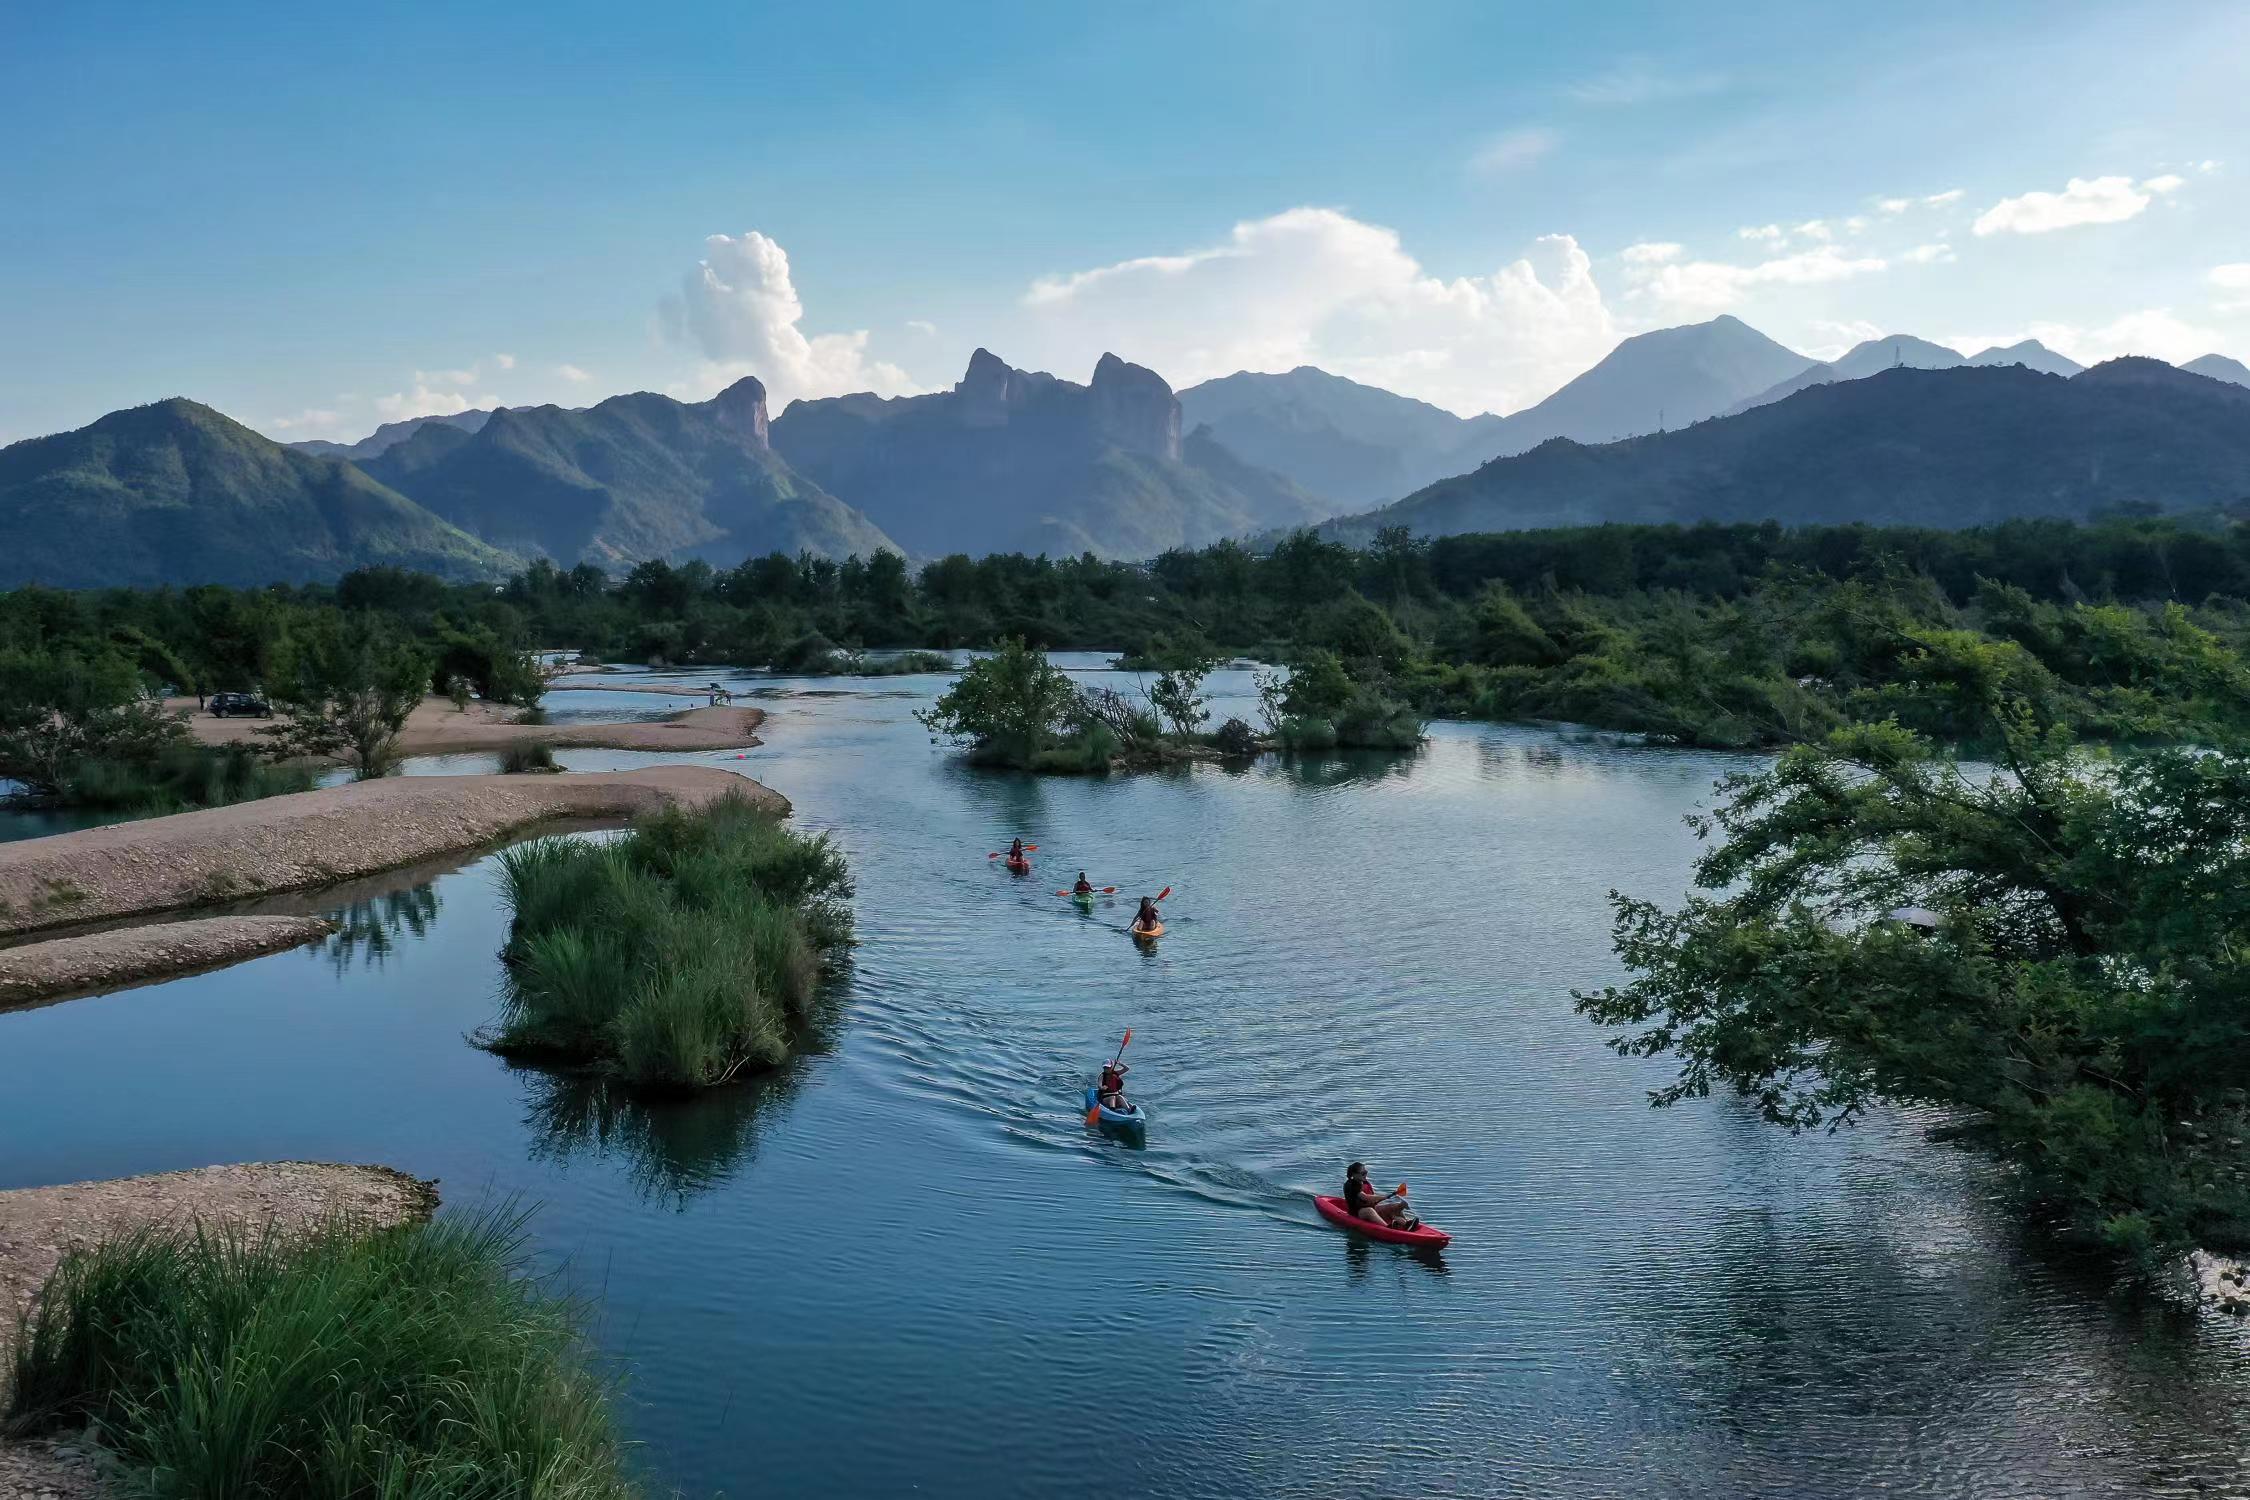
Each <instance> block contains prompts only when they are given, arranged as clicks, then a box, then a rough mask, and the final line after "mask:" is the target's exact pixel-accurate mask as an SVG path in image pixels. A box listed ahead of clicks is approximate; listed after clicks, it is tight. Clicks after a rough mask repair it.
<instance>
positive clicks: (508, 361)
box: [492, 354, 516, 370]
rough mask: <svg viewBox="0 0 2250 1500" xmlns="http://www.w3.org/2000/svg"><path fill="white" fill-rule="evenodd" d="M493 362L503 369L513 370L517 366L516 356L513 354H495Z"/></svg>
mask: <svg viewBox="0 0 2250 1500" xmlns="http://www.w3.org/2000/svg"><path fill="white" fill-rule="evenodd" d="M492 362H493V363H494V364H496V365H498V366H499V367H500V368H501V369H503V370H513V369H514V368H515V367H516V357H515V356H514V355H513V354H495V355H493V356H492Z"/></svg>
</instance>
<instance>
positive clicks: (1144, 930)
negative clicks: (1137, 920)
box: [1125, 922, 1164, 942]
mask: <svg viewBox="0 0 2250 1500" xmlns="http://www.w3.org/2000/svg"><path fill="white" fill-rule="evenodd" d="M1125 930H1126V931H1127V932H1130V933H1131V934H1132V935H1133V936H1135V937H1137V938H1140V939H1141V940H1142V941H1144V942H1146V941H1148V940H1150V939H1153V938H1160V937H1162V936H1164V924H1163V923H1162V922H1159V923H1157V924H1156V925H1155V926H1154V927H1128V928H1126V929H1125Z"/></svg>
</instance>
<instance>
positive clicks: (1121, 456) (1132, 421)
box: [773, 349, 1343, 558]
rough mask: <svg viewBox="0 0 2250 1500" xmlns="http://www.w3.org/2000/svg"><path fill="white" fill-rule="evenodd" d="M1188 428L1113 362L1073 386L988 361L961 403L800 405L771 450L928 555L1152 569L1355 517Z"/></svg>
mask: <svg viewBox="0 0 2250 1500" xmlns="http://www.w3.org/2000/svg"><path fill="white" fill-rule="evenodd" d="M1181 420H1182V417H1181V404H1180V401H1179V398H1178V397H1176V396H1174V395H1173V394H1172V388H1171V387H1170V386H1169V385H1167V384H1165V383H1164V379H1163V377H1162V376H1160V375H1158V374H1157V373H1156V372H1155V371H1154V370H1148V369H1144V368H1142V367H1141V366H1139V365H1135V364H1128V363H1126V362H1125V361H1124V360H1122V359H1119V358H1118V357H1117V356H1116V355H1114V354H1104V355H1103V356H1102V357H1101V360H1100V362H1099V363H1097V364H1096V365H1095V366H1094V374H1093V379H1092V380H1091V381H1090V382H1089V383H1088V384H1086V385H1077V384H1074V383H1073V382H1071V381H1067V380H1059V379H1057V378H1056V377H1055V376H1053V375H1048V374H1044V373H1040V372H1037V371H1029V370H1019V369H1015V368H1014V367H1012V366H1010V365H1008V364H1006V363H1005V362H1003V361H1002V360H1001V359H1000V358H999V357H998V356H997V355H995V354H992V353H991V352H990V351H988V350H984V349H979V350H977V351H976V353H975V354H974V355H973V356H972V357H971V358H970V360H969V367H968V369H967V370H966V371H965V372H964V373H963V374H962V376H961V379H960V380H959V381H958V382H957V383H956V384H955V385H954V387H953V389H951V390H950V391H939V392H936V393H934V394H931V395H926V396H898V397H892V398H889V399H885V398H882V397H878V396H872V395H865V394H862V395H854V396H836V397H831V398H828V399H825V400H815V401H797V402H793V403H791V404H790V406H789V407H788V409H787V410H785V411H784V412H782V414H781V415H780V416H779V417H777V418H776V419H775V420H774V423H773V446H774V448H775V449H776V450H777V451H778V452H779V453H780V454H781V456H782V457H783V458H785V459H787V460H788V462H789V463H790V465H791V466H792V467H794V468H795V469H797V470H798V471H799V472H801V473H803V474H806V475H808V476H810V477H811V478H812V479H813V480H815V481H817V482H818V483H819V484H821V485H822V486H823V487H825V488H827V489H829V490H831V491H833V492H834V493H836V494H839V495H844V496H848V497H849V498H850V500H851V502H852V504H854V505H856V506H858V507H859V508H860V509H861V510H863V511H865V512H866V513H867V515H868V517H869V519H870V520H872V521H873V522H875V524H877V525H879V526H881V527H882V528H883V529H884V530H885V531H886V532H888V533H889V534H890V535H891V536H892V537H894V538H896V539H897V541H898V544H899V545H900V546H901V547H903V548H904V549H905V550H906V551H907V552H908V553H909V554H911V555H914V556H918V557H937V556H942V555H944V554H946V553H950V552H966V553H970V554H981V553H987V552H1027V553H1039V552H1044V553H1047V554H1049V555H1050V556H1058V557H1069V556H1075V555H1077V554H1079V553H1081V552H1091V553H1093V554H1095V555H1096V556H1098V557H1107V558H1140V557H1153V556H1154V555H1156V554H1157V553H1159V552H1162V551H1164V550H1165V549H1167V548H1171V547H1200V546H1204V545H1207V544H1209V543H1211V542H1216V541H1218V540H1220V539H1221V538H1224V537H1230V536H1243V535H1247V534H1249V533H1252V532H1256V531H1263V530H1269V529H1273V528H1277V527H1291V526H1302V525H1310V524H1312V523H1314V522H1318V521H1322V520H1325V519H1327V518H1328V517H1329V516H1331V515H1334V514H1335V513H1336V512H1337V511H1338V510H1340V509H1342V508H1343V507H1342V506H1341V504H1339V503H1337V502H1334V501H1325V502H1324V501H1323V500H1321V499H1319V498H1317V497H1315V496H1314V495H1313V494H1311V493H1309V492H1307V491H1306V490H1304V489H1302V488H1300V487H1299V486H1298V485H1297V484H1295V483H1293V482H1292V481H1291V480H1289V479H1288V478H1285V477H1283V476H1282V475H1280V474H1277V473H1273V472H1270V471H1268V470H1266V469H1263V468H1260V467H1259V466H1258V465H1257V464H1256V463H1254V462H1251V461H1249V460H1248V459H1247V458H1246V457H1245V456H1243V455H1240V454H1238V453H1235V452H1232V451H1230V450H1228V449H1227V448H1226V447H1225V446H1224V445H1223V444H1221V443H1219V442H1217V441H1216V440H1215V439H1214V438H1213V437H1212V436H1211V435H1210V434H1209V433H1208V432H1207V431H1205V430H1203V429H1200V428H1199V429H1197V430H1196V431H1194V432H1191V433H1189V434H1188V435H1187V436H1186V437H1184V438H1183V437H1182V436H1181Z"/></svg>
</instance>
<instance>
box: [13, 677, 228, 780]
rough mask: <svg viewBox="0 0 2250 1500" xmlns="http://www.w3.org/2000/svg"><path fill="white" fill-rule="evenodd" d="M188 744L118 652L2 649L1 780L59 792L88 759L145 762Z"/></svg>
mask: <svg viewBox="0 0 2250 1500" xmlns="http://www.w3.org/2000/svg"><path fill="white" fill-rule="evenodd" d="M186 743H187V730H186V728H185V727H184V726H183V725H182V724H181V723H180V720H179V717H178V716H177V715H175V714H171V713H167V712H166V711H165V709H164V706H163V704H161V703H159V702H157V701H156V700H155V699H154V698H152V697H150V696H149V695H148V694H147V693H146V692H145V691H144V689H143V686H142V681H141V676H140V674H139V672H137V671H136V670H135V669H134V667H133V664H132V663H131V662H130V661H128V660H127V659H126V658H125V657H123V656H121V655H119V654H118V653H117V652H116V651H114V650H102V651H98V652H95V653H94V654H91V655H83V654H80V653H79V652H77V651H75V650H69V649H64V650H60V651H52V652H49V651H28V650H22V649H15V648H10V649H0V777H5V778H7V779H9V780H11V781H16V782H20V783H21V784H22V785H23V787H24V788H25V790H26V791H28V792H29V793H30V794H31V795H33V796H35V797H41V798H52V797H57V796H60V795H61V794H62V792H63V789H64V787H65V786H66V784H67V783H68V781H69V779H70V777H71V776H72V775H73V774H74V773H75V772H77V771H78V770H79V769H80V768H81V767H83V766H84V765H86V764H87V763H89V762H91V761H104V762H109V763H113V764H120V765H125V764H131V765H151V764H154V763H155V762H156V761H157V760H158V759H159V758H160V757H161V756H162V755H163V754H164V753H165V751H166V750H168V749H171V748H173V747H175V746H180V745H184V744H186Z"/></svg>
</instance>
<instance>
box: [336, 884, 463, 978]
mask: <svg viewBox="0 0 2250 1500" xmlns="http://www.w3.org/2000/svg"><path fill="white" fill-rule="evenodd" d="M437 910H438V895H437V886H436V885H435V884H434V883H432V884H426V885H418V886H415V887H414V888H413V889H411V890H404V891H391V892H389V893H387V894H385V895H381V896H371V897H369V898H368V899H366V900H364V901H354V902H352V903H351V904H350V905H348V906H343V907H339V908H337V909H336V910H333V911H330V912H327V913H325V915H326V916H327V917H328V919H329V920H330V921H332V922H334V923H335V924H336V931H335V932H334V933H333V934H331V935H330V936H329V938H328V940H327V941H326V942H324V943H322V944H321V947H320V952H321V953H322V955H323V956H324V957H326V958H327V959H328V961H329V963H330V964H332V965H334V966H335V970H336V972H337V974H338V975H342V974H344V973H346V972H348V971H349V970H350V969H351V968H352V967H353V966H354V965H355V964H360V965H364V966H366V967H367V968H371V969H374V968H381V967H382V964H383V961H384V960H385V959H387V958H389V957H390V956H391V951H392V950H393V949H394V948H396V947H397V946H398V939H399V935H400V934H401V933H405V934H407V935H408V936H411V937H415V938H420V937H423V936H426V935H427V934H428V932H429V930H430V924H431V923H432V922H435V921H436V920H437Z"/></svg>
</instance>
